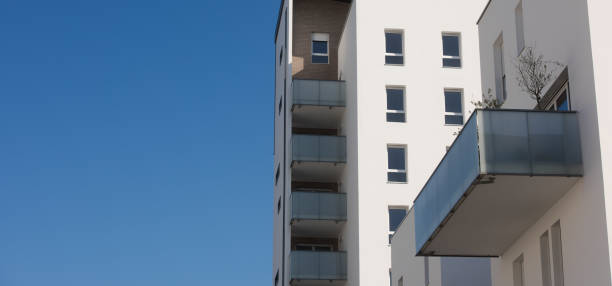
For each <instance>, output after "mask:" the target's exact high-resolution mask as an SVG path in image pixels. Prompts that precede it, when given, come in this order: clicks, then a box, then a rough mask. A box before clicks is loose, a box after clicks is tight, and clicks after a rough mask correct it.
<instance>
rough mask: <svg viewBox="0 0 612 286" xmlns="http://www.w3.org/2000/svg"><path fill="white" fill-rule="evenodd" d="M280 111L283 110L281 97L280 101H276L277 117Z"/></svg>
mask: <svg viewBox="0 0 612 286" xmlns="http://www.w3.org/2000/svg"><path fill="white" fill-rule="evenodd" d="M282 110H283V98H282V97H281V98H280V100H279V101H278V114H279V115H280V113H281V111H282Z"/></svg>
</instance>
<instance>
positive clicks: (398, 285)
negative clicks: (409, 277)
mask: <svg viewBox="0 0 612 286" xmlns="http://www.w3.org/2000/svg"><path fill="white" fill-rule="evenodd" d="M397 286H404V277H400V279H399V280H397Z"/></svg>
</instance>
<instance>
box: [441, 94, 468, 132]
mask: <svg viewBox="0 0 612 286" xmlns="http://www.w3.org/2000/svg"><path fill="white" fill-rule="evenodd" d="M447 92H459V94H460V95H459V97H460V99H461V112H449V111H446V93H447ZM463 95H464V92H463V89H462V88H445V89H444V126H463V124H465V112H464V111H465V108H464V100H463ZM447 115H449V116H461V124H450V123H446V116H447Z"/></svg>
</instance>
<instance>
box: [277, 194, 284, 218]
mask: <svg viewBox="0 0 612 286" xmlns="http://www.w3.org/2000/svg"><path fill="white" fill-rule="evenodd" d="M282 198H283V197H282V196H281V197H280V198H278V203H277V204H276V214H279V213H280V211H281V200H282Z"/></svg>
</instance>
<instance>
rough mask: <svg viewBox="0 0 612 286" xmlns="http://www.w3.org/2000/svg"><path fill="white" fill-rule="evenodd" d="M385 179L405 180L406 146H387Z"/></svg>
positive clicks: (402, 181)
mask: <svg viewBox="0 0 612 286" xmlns="http://www.w3.org/2000/svg"><path fill="white" fill-rule="evenodd" d="M387 181H388V182H390V183H405V182H406V181H407V180H406V147H404V146H388V147H387Z"/></svg>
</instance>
